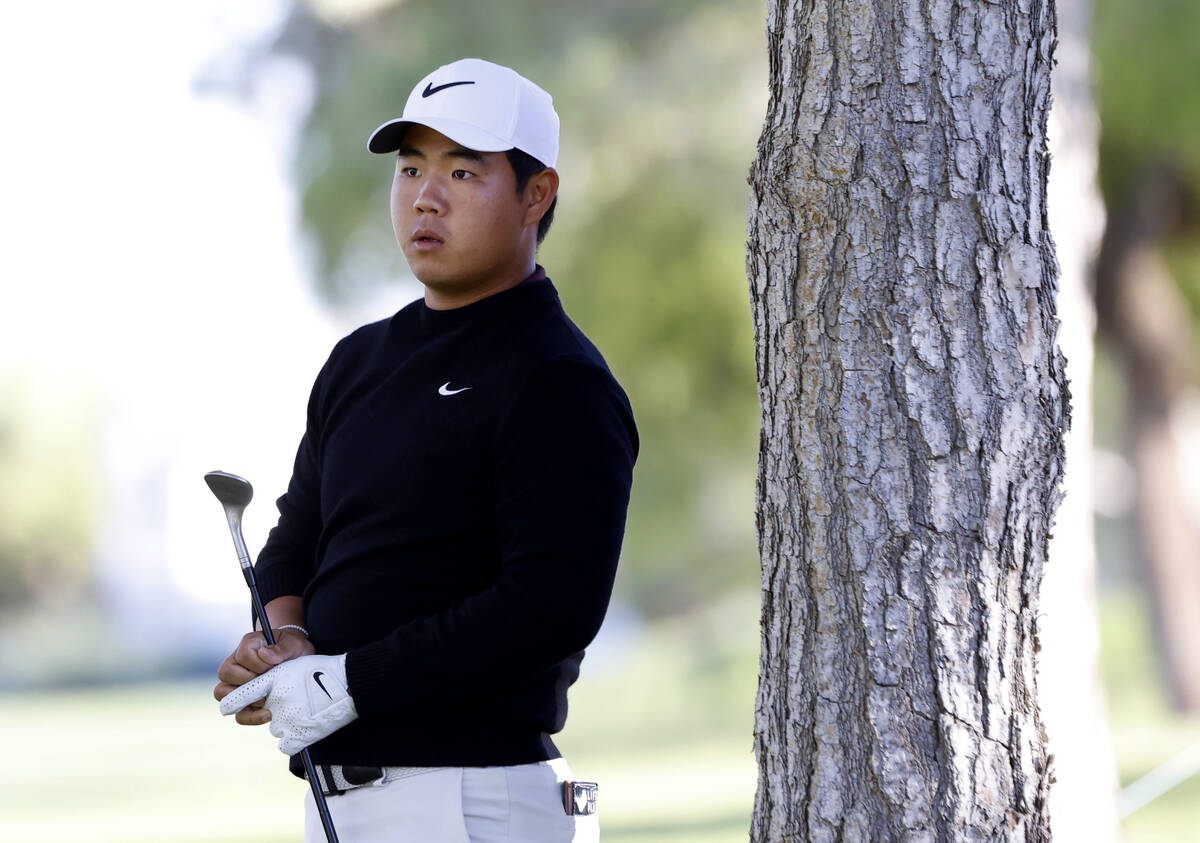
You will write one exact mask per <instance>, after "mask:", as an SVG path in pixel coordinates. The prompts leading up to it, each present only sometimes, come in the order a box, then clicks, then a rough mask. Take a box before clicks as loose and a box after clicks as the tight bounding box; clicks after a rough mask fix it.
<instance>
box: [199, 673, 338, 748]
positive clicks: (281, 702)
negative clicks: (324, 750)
mask: <svg viewBox="0 0 1200 843" xmlns="http://www.w3.org/2000/svg"><path fill="white" fill-rule="evenodd" d="M263 697H266V699H267V701H266V707H267V708H268V709H270V711H271V720H270V731H271V734H272V735H274V736H275V737H277V738H279V751H280V752H282V753H283V754H284V755H295V754H296V753H297V752H299V751H300V750H302V749H304V747H306V746H308V745H310V744H314V743H316V742H317V741H319V740H321V738H324V737H326V736H328V735H331V734H333V733H334V732H336V731H337V730H338V729H340V728H342V727H343V726H345V725H346V724H347V723H350V722H351V721H353V720H356V719H358V710H357V709H356V708H355V707H354V700H353V699H351V698H350V692H349V691H348V690H347V682H346V654H345V653H342V654H341V655H340V656H300V657H299V658H295V659H290V660H289V661H286V662H282V663H280V664H277V665H275V666H274V667H273V668H271V669H270V670H268V671H267V672H266V673H264V674H261V675H260V676H256V677H254V678H253V679H251V680H250V681H249V682H247V683H246V684H245V685H239V686H238V687H237V688H235V689H234V690H232V691H230V692H229V694H227V695H226V696H225V698H224V699H222V700H221V713H222V714H225V715H229V714H236V713H237V712H239V711H241V710H242V709H243V708H245V707H246V706H248V705H249V704H250V703H252V702H255V701H256V700H261V699H262V698H263Z"/></svg>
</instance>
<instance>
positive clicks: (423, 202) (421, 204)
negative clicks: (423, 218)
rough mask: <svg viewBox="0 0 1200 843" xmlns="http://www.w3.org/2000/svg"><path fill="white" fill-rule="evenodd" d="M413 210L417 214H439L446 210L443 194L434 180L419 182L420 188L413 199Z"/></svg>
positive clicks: (425, 179)
mask: <svg viewBox="0 0 1200 843" xmlns="http://www.w3.org/2000/svg"><path fill="white" fill-rule="evenodd" d="M413 210H414V211H416V212H417V213H418V214H441V213H444V212H445V210H446V201H445V194H444V192H443V190H442V187H441V183H440V182H439V181H438V180H437V179H436V178H429V177H427V178H424V179H422V180H421V188H420V190H418V191H417V195H416V197H414V198H413Z"/></svg>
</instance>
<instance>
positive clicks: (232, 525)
mask: <svg viewBox="0 0 1200 843" xmlns="http://www.w3.org/2000/svg"><path fill="white" fill-rule="evenodd" d="M204 482H205V483H207V484H208V488H210V489H212V493H213V494H214V495H216V496H217V500H219V501H220V502H221V506H223V507H224V508H225V520H226V521H228V522H229V532H230V533H231V534H232V535H233V546H234V548H235V549H236V550H237V555H238V562H240V563H241V566H242V575H243V576H244V577H245V578H246V585H248V586H250V599H251V601H252V602H253V604H254V614H255V616H256V617H257V618H258V622H259V624H260V625H261V626H262V630H263V635H264V636H265V637H266V639H267V643H268V644H271V645H274V644H275V634H274V633H273V632H272V631H271V624H270V622H269V621H268V620H267V612H266V610H265V609H264V608H263V604H262V598H260V597H259V596H258V583H257V582H255V580H254V566H253V565H252V564H250V553H249V551H247V550H246V540H245V539H244V538H243V537H242V512H243V511H244V510H245V509H246V507H247V505H249V503H250V501H251V500H252V499H253V498H254V487H253V486H251V485H250V481H249V480H246V479H245V478H243V477H238V476H237V475H236V474H230V473H229V472H227V471H210V472H208V473H207V474H205V475H204ZM300 758H301V760H302V761H303V762H304V772H305V774H307V776H308V783H309V785H310V786H311V787H312V793H313V799H314V800H315V801H316V803H317V811H318V813H320V815H321V825H322V826H324V827H325V837H326V839H328V840H329V843H338V837H337V832H336V831H334V829H333V817H331V816H330V815H329V805H327V804H326V802H325V794H324V793H322V792H321V781H320V779H318V778H317V771H316V768H315V767H314V766H313V761H312V757H311V756H310V755H309V754H308V747H305V748H304V749H302V750H301V751H300Z"/></svg>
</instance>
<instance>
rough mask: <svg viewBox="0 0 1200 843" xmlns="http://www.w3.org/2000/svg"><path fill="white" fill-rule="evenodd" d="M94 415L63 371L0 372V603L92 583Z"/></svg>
mask: <svg viewBox="0 0 1200 843" xmlns="http://www.w3.org/2000/svg"><path fill="white" fill-rule="evenodd" d="M97 415H98V414H97V412H96V402H95V399H94V397H92V395H91V392H90V390H88V389H87V387H86V385H84V384H80V383H78V382H76V381H74V380H72V379H71V378H69V377H65V376H62V375H58V374H54V375H48V374H46V373H39V372H35V371H31V370H22V369H16V370H9V371H7V372H4V373H0V477H3V478H4V483H3V485H2V486H0V608H10V607H13V606H16V605H19V604H22V603H30V602H33V603H37V604H42V605H44V604H47V603H51V602H56V601H61V600H65V599H70V598H71V597H74V596H76V595H78V594H80V593H81V592H84V591H86V589H87V588H88V587H89V586H90V584H91V573H92V571H91V559H92V549H93V544H94V541H93V540H94V536H95V533H96V529H97V524H98V519H99V503H100V483H101V479H100V478H101V475H100V471H99V470H98V465H97V462H98V457H97V445H96V442H95V438H94V437H95V435H96V430H97V425H96V420H97Z"/></svg>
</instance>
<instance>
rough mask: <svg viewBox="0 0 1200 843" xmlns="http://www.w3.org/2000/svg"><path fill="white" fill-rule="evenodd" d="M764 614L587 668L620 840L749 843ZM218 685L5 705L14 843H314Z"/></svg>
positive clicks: (589, 704)
mask: <svg viewBox="0 0 1200 843" xmlns="http://www.w3.org/2000/svg"><path fill="white" fill-rule="evenodd" d="M757 617H758V609H757V603H756V602H755V598H754V597H753V596H752V595H750V596H745V595H744V596H742V597H740V598H734V599H731V600H729V601H726V602H725V603H723V604H720V605H718V606H714V607H712V608H710V609H709V610H706V611H705V612H703V613H698V614H697V615H694V616H691V617H688V618H684V619H678V620H675V621H672V622H669V623H665V624H662V625H659V626H658V627H656V628H653V629H651V630H650V631H649V633H648V634H647V635H646V636H645V637H644V638H642V639H640V640H639V641H638V643H637V645H636V649H635V650H634V651H633V652H631V653H629V654H627V656H626V658H625V659H624V660H623V661H621V662H619V663H616V664H610V665H609V666H608V667H604V666H602V665H595V666H593V665H589V664H588V662H587V661H586V660H585V662H584V670H583V679H582V681H581V682H580V683H579V684H578V685H577V686H576V687H575V688H574V689H572V691H571V715H570V722H569V725H568V728H567V730H566V731H565V732H564V734H563V735H562V737H561V740H560V741H559V744H560V746H561V747H562V750H563V753H564V755H566V757H567V759H568V760H569V761H570V763H571V767H572V769H573V771H574V772H575V774H576V776H578V777H579V778H580V779H581V780H591V781H598V782H599V783H600V809H601V823H602V828H603V835H604V840H605V841H606V843H610V842H611V843H684V841H688V843H728V841H741V840H745V839H746V836H747V831H746V830H747V828H748V827H749V820H750V810H751V806H752V803H753V798H754V785H755V765H754V758H753V755H752V752H751V747H752V740H751V729H752V723H753V710H754V670H755V659H756V649H757V631H756V624H757ZM214 682H215V680H214ZM214 682H208V681H200V682H196V681H190V682H171V683H167V682H164V683H147V684H144V685H135V686H130V687H126V688H99V689H85V690H69V691H57V692H49V693H36V694H10V695H6V696H0V747H3V748H4V749H5V751H6V752H5V754H6V756H7V760H8V763H6V764H3V765H0V841H10V840H12V841H17V840H20V841H25V840H38V841H55V842H56V843H57V841H64V843H65V841H70V843H78V841H84V840H86V841H96V843H99V842H100V841H112V843H191V841H196V843H199V841H205V843H211V841H222V843H285V841H291V842H293V843H294V841H296V840H299V839H300V838H301V836H302V823H303V811H302V802H303V799H304V795H305V792H306V787H307V785H306V784H305V783H304V782H302V781H300V780H298V779H296V778H294V777H292V776H290V775H289V774H288V772H287V762H286V759H285V758H284V757H283V756H282V755H281V754H280V753H279V752H278V751H277V750H276V749H275V745H274V741H273V739H272V738H271V736H270V735H269V734H268V733H267V731H266V730H265V729H249V728H245V727H239V726H237V725H235V724H234V723H233V722H231V721H230V720H227V719H224V718H222V717H221V716H220V715H219V714H218V713H217V710H216V702H215V701H214V700H213V699H212V686H213V684H214Z"/></svg>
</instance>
